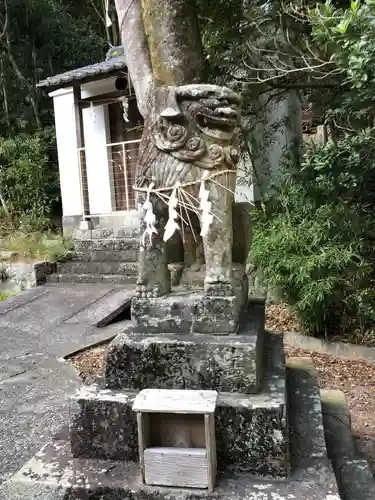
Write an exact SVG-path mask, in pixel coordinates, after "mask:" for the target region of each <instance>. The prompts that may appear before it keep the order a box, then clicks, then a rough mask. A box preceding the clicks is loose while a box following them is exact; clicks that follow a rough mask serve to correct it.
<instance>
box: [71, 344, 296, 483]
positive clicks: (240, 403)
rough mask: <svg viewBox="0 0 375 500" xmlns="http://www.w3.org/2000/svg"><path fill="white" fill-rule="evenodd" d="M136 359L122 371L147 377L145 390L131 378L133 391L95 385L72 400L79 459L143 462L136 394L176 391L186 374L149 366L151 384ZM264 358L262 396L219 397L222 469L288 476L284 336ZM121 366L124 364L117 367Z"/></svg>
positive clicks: (217, 419)
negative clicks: (151, 390) (168, 386)
mask: <svg viewBox="0 0 375 500" xmlns="http://www.w3.org/2000/svg"><path fill="white" fill-rule="evenodd" d="M117 341H118V340H117V339H116V342H117ZM147 341H148V340H147V339H146V342H147ZM151 345H153V344H151ZM193 345H194V344H193ZM115 346H116V343H115ZM153 354H154V351H153ZM140 356H142V355H140ZM133 357H134V358H135V359H137V362H138V358H139V356H137V355H135V354H134V355H133V356H130V357H129V359H128V360H125V359H124V365H123V366H124V368H123V370H125V367H126V363H127V362H129V364H128V365H127V366H128V368H129V370H128V376H129V377H136V376H138V374H140V373H143V374H144V377H145V379H142V380H139V385H140V387H134V379H129V378H128V379H126V380H124V379H123V381H124V382H125V383H126V384H127V385H126V387H128V389H126V390H109V389H100V388H99V387H98V386H94V387H93V386H91V387H84V388H82V389H81V390H80V391H79V392H78V393H77V394H76V395H75V396H74V397H73V401H72V406H71V416H70V432H71V445H72V452H73V455H74V456H75V457H81V458H106V459H111V460H138V443H137V440H136V438H135V436H137V423H136V415H135V414H134V413H133V412H132V404H133V401H134V398H135V396H136V394H137V390H134V389H143V388H144V387H148V388H151V387H154V388H155V386H157V388H165V385H166V384H170V381H174V382H175V383H174V385H173V388H176V387H177V385H176V384H178V380H181V381H183V380H184V379H183V377H182V376H181V373H180V374H179V375H178V374H177V373H175V372H174V370H175V369H176V367H175V366H172V362H170V363H169V366H170V370H172V371H165V372H164V378H162V379H161V380H160V379H159V378H158V377H157V374H156V373H155V372H153V371H152V368H153V367H152V366H151V365H149V366H150V369H151V374H152V376H153V384H152V385H149V384H150V383H151V381H149V380H148V379H147V373H145V372H144V371H142V368H143V367H135V366H133V365H132V364H131V359H132V358H133ZM264 357H265V360H268V366H267V367H266V368H267V373H268V379H267V380H265V383H264V386H263V388H262V391H261V392H260V393H259V394H240V393H233V392H220V393H219V398H218V404H217V410H216V414H215V422H216V445H217V459H218V467H219V470H227V469H228V468H231V467H235V468H236V470H243V471H244V470H246V471H251V472H252V473H257V474H268V475H273V476H285V475H286V474H287V471H288V465H287V464H288V458H287V455H288V446H287V421H286V396H285V368H284V353H283V346H282V340H281V338H280V337H274V336H272V335H267V339H266V349H265V356H264ZM148 359H149V353H148ZM156 361H157V358H156ZM176 362H177V361H176ZM116 366H119V364H118V363H116ZM177 369H178V367H177ZM133 370H134V371H133ZM234 371H235V368H234ZM116 373H117V372H116ZM118 373H119V374H121V373H123V372H121V371H120V372H118ZM179 377H180V378H179ZM185 380H187V379H185ZM132 383H133V386H132V385H131V384H132ZM143 384H145V385H144V386H143ZM136 385H138V384H136ZM185 388H186V387H185Z"/></svg>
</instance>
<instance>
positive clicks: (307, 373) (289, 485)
mask: <svg viewBox="0 0 375 500" xmlns="http://www.w3.org/2000/svg"><path fill="white" fill-rule="evenodd" d="M275 377H276V378H277V375H276V374H274V375H271V376H270V378H269V380H268V381H267V382H266V384H267V387H268V390H269V391H270V392H271V393H273V391H275V390H276V384H275V381H276V378H275ZM287 386H288V388H289V389H288V397H289V401H292V406H293V408H294V411H293V412H292V413H291V414H290V443H291V450H290V452H291V456H292V457H293V459H294V460H293V464H292V465H293V467H292V471H291V475H290V476H289V477H288V478H287V479H277V478H269V477H267V478H259V477H258V478H255V477H254V476H252V475H251V474H248V473H246V472H242V471H237V472H233V471H227V473H225V474H223V473H221V474H220V475H219V478H218V483H217V486H216V488H215V490H214V492H213V493H209V492H207V491H206V490H191V489H190V490H188V489H185V490H182V489H177V488H173V489H168V488H159V487H150V486H145V485H141V484H140V474H139V466H138V464H137V463H134V462H118V461H108V460H88V459H77V458H73V457H72V455H71V452H70V443H69V441H68V436H67V433H66V436H60V437H59V438H58V439H56V440H55V441H54V442H53V443H51V444H49V445H47V446H46V447H44V448H43V449H42V450H41V452H40V453H38V454H37V455H36V456H35V458H33V459H32V460H31V461H30V462H29V463H28V464H26V465H25V466H24V467H23V468H22V469H21V470H20V471H19V472H18V473H17V474H16V475H15V476H14V477H13V478H12V479H11V480H10V481H8V482H7V483H4V484H3V485H2V486H1V487H0V499H1V500H9V499H12V500H36V499H38V500H99V499H101V500H120V499H125V498H131V499H133V500H175V499H176V498H178V499H179V500H206V499H207V500H208V499H212V500H221V499H223V500H224V499H225V500H228V499H232V500H296V499H298V500H340V496H339V493H338V489H337V484H336V479H335V476H334V473H333V471H332V467H331V464H330V462H329V460H328V458H327V453H326V449H325V441H324V431H323V426H322V425H321V423H322V414H321V407H320V405H319V404H318V401H317V400H316V395H317V394H319V392H318V388H317V385H316V378H315V374H314V371H313V369H312V367H311V363H309V361H308V360H302V361H301V362H300V363H299V364H298V362H296V363H294V365H291V367H290V368H288V371H287ZM271 399H272V397H270V400H271ZM254 410H256V408H254ZM255 454H256V450H254V455H255ZM260 458H261V457H260V456H259V459H260ZM350 500H357V499H350Z"/></svg>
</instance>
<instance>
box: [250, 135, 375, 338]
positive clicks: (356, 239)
mask: <svg viewBox="0 0 375 500" xmlns="http://www.w3.org/2000/svg"><path fill="white" fill-rule="evenodd" d="M374 181H375V133H374V131H373V130H364V131H362V132H360V133H359V134H358V135H357V136H348V137H345V138H344V139H342V140H341V141H338V142H337V143H334V142H329V143H327V144H326V145H324V146H318V145H308V146H306V150H305V152H304V155H303V161H302V168H301V170H300V171H299V172H294V173H289V174H288V173H287V174H286V177H285V180H284V183H283V184H282V186H281V188H280V190H279V192H278V193H276V195H274V196H272V197H270V198H269V199H268V200H266V201H265V205H264V211H263V212H262V213H261V214H257V215H256V216H255V217H256V221H255V237H254V242H253V248H252V259H253V261H254V263H255V264H256V265H258V266H259V267H260V268H261V269H262V272H263V274H264V278H265V280H266V282H267V283H268V284H270V285H272V286H274V287H276V288H277V289H278V290H279V292H280V294H281V296H282V297H283V299H284V300H286V301H287V303H288V304H289V305H290V306H291V307H292V309H293V310H294V311H295V313H296V314H297V316H298V317H299V319H300V320H301V322H302V324H303V325H304V327H305V328H306V329H307V330H308V331H311V332H314V333H322V332H324V333H327V332H329V333H334V332H339V333H345V332H350V331H353V329H355V328H360V329H361V330H362V331H363V330H364V328H366V326H368V325H369V324H370V323H372V322H373V321H375V288H374V286H375V283H374V279H375V274H374V273H375V271H374V266H373V263H374V239H375V220H374V217H373V213H374V209H375V182H374Z"/></svg>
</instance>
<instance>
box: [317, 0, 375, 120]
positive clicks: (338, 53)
mask: <svg viewBox="0 0 375 500" xmlns="http://www.w3.org/2000/svg"><path fill="white" fill-rule="evenodd" d="M311 28H312V36H313V39H314V40H315V42H316V43H317V44H318V45H319V46H325V47H326V51H327V52H328V53H329V54H330V60H331V61H332V64H333V65H334V67H333V68H332V70H333V71H335V75H336V76H335V78H336V80H337V81H338V82H339V83H340V85H341V91H340V93H339V95H337V96H336V99H335V106H334V108H331V110H330V114H333V115H334V117H335V119H336V120H338V121H339V122H344V123H346V126H347V127H348V126H349V127H350V128H351V127H358V126H372V125H373V121H374V118H375V110H374V104H375V92H374V91H375V70H374V68H375V44H374V42H373V41H374V39H375V2H374V1H373V0H365V1H360V0H355V1H353V0H352V1H351V3H350V5H349V7H348V8H337V7H335V5H334V3H333V2H331V1H327V2H326V3H324V4H317V6H316V7H315V8H314V9H313V10H312V11H311Z"/></svg>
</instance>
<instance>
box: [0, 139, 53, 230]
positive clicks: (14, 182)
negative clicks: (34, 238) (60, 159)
mask: <svg viewBox="0 0 375 500" xmlns="http://www.w3.org/2000/svg"><path fill="white" fill-rule="evenodd" d="M0 195H1V202H2V205H3V207H2V208H3V210H5V211H7V212H9V213H10V214H12V218H13V219H15V220H16V221H19V224H20V226H21V228H22V229H23V230H25V231H30V230H43V229H46V228H48V226H50V225H51V217H52V215H53V213H54V210H56V207H57V206H58V202H59V181H58V168H57V165H56V162H55V161H54V139H53V134H52V132H51V131H48V130H46V131H44V132H43V133H35V134H34V135H26V134H25V135H17V136H15V137H12V138H7V139H0Z"/></svg>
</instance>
